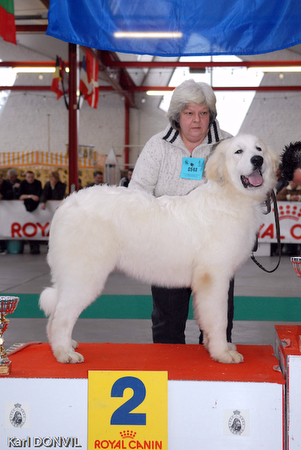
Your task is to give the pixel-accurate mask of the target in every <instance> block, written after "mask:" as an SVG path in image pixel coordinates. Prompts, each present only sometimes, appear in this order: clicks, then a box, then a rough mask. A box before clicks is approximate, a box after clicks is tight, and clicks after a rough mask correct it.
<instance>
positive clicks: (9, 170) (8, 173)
mask: <svg viewBox="0 0 301 450" xmlns="http://www.w3.org/2000/svg"><path fill="white" fill-rule="evenodd" d="M6 175H15V176H16V177H17V176H18V172H17V171H16V170H15V169H8V171H7V174H6Z"/></svg>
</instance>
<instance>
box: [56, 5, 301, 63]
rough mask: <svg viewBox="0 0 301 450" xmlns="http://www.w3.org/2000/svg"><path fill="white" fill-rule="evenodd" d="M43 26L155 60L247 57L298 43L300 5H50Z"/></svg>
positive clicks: (71, 37) (83, 42) (63, 37)
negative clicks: (176, 57)
mask: <svg viewBox="0 0 301 450" xmlns="http://www.w3.org/2000/svg"><path fill="white" fill-rule="evenodd" d="M48 20H49V26H48V29H47V34H48V35H50V36H53V37H55V38H58V39H60V40H63V41H66V42H69V43H74V44H80V45H83V46H87V47H91V48H97V49H102V50H110V51H115V52H123V53H135V54H149V55H157V56H192V55H220V54H229V55H253V54H260V53H269V52H272V51H276V50H282V49H284V48H288V47H292V46H294V45H297V44H299V43H300V42H301V7H300V0H281V1H279V0H251V1H250V0H223V1H221V0H216V1H212V0H147V1H141V0H140V1H139V0H51V1H50V7H49V14H48ZM120 32H122V33H128V32H132V33H139V32H143V33H152V34H148V35H146V36H145V35H144V36H143V37H141V35H139V34H138V35H137V34H134V35H133V36H131V37H129V36H127V35H123V37H118V34H116V33H120ZM156 33H163V34H162V35H160V36H158V35H157V34H156ZM167 33H171V35H170V34H167Z"/></svg>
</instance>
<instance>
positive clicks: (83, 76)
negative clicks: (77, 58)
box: [79, 56, 89, 98]
mask: <svg viewBox="0 0 301 450" xmlns="http://www.w3.org/2000/svg"><path fill="white" fill-rule="evenodd" d="M79 90H80V93H81V94H82V95H83V96H84V98H86V96H87V94H88V92H89V82H88V75H87V68H86V57H85V56H84V57H83V62H82V66H81V69H80V80H79Z"/></svg>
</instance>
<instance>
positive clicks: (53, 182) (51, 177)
mask: <svg viewBox="0 0 301 450" xmlns="http://www.w3.org/2000/svg"><path fill="white" fill-rule="evenodd" d="M49 181H50V184H52V185H55V184H56V183H57V182H58V180H57V179H56V178H55V177H54V176H53V175H50V176H49Z"/></svg>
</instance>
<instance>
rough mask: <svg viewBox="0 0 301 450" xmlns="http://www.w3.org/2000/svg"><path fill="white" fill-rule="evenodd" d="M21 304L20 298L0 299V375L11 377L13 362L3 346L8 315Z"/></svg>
mask: <svg viewBox="0 0 301 450" xmlns="http://www.w3.org/2000/svg"><path fill="white" fill-rule="evenodd" d="M18 302H19V298H18V297H9V296H4V297H0V375H9V374H10V369H11V361H10V360H9V358H8V356H7V353H6V351H5V350H4V347H3V344H4V339H3V333H4V331H5V330H6V329H7V327H8V324H9V320H8V319H6V318H5V316H6V315H7V314H12V313H13V312H14V310H15V309H16V307H17V304H18Z"/></svg>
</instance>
